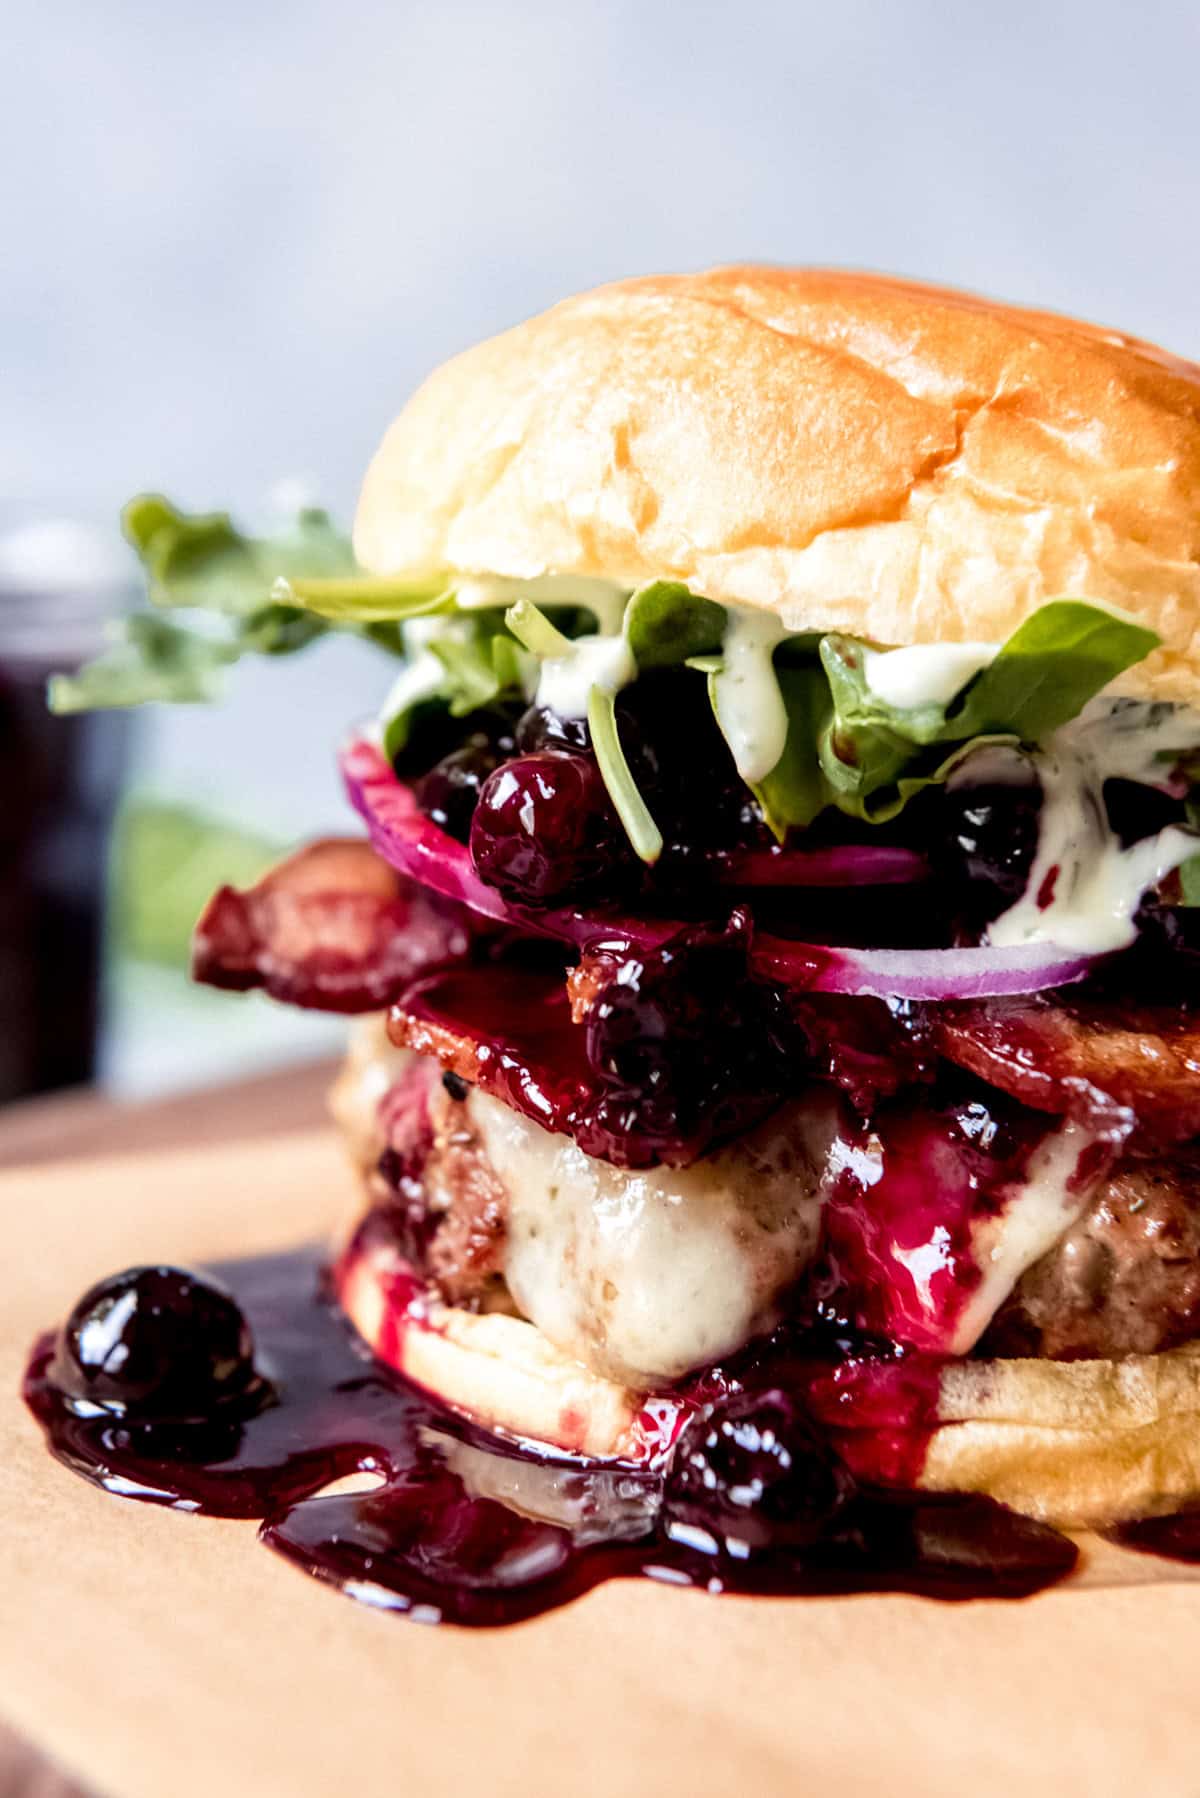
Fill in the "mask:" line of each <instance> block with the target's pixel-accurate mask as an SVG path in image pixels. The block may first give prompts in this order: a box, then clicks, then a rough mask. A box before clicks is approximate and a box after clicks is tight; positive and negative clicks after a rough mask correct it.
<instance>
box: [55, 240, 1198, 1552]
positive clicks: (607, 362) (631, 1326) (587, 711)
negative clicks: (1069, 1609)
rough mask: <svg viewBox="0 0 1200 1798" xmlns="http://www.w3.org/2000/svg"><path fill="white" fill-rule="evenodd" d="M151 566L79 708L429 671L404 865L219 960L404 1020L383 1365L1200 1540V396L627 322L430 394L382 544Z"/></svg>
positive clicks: (939, 344)
mask: <svg viewBox="0 0 1200 1798" xmlns="http://www.w3.org/2000/svg"><path fill="white" fill-rule="evenodd" d="M126 525H127V530H128V533H129V535H130V537H131V539H132V540H133V541H134V543H135V544H136V546H137V547H138V549H139V551H140V553H141V555H142V557H143V560H144V563H145V566H146V569H147V573H148V577H149V588H150V598H151V600H152V601H154V602H155V604H154V605H153V606H152V607H151V608H150V609H148V610H146V611H144V612H142V613H139V614H137V615H135V616H134V617H133V618H131V619H130V620H129V621H128V623H127V626H126V630H125V635H124V637H123V639H122V641H121V642H120V643H118V644H116V645H114V647H113V648H112V649H111V650H110V651H109V652H108V653H107V654H106V656H105V657H104V658H102V659H101V661H100V662H98V663H96V664H94V665H93V666H92V667H91V668H88V669H85V670H83V671H82V672H81V673H79V674H78V675H75V676H71V677H64V678H60V679H59V680H58V681H57V682H56V683H55V685H54V688H53V691H52V699H53V703H55V704H56V705H57V706H58V707H59V708H60V709H72V708H80V707H85V706H92V705H106V704H128V703H137V702H140V701H142V700H146V699H169V700H173V699H184V700H196V699H205V698H210V697H213V696H214V695H215V693H216V691H217V690H218V688H219V685H220V682H221V681H222V679H223V678H224V674H225V671H226V669H227V668H228V666H229V665H230V664H231V663H233V662H234V661H236V660H237V659H238V658H240V657H241V656H243V655H246V654H250V653H266V654H283V653H291V652H294V651H296V650H300V649H306V648H307V647H308V646H309V645H310V644H311V643H313V642H314V641H315V640H316V639H318V638H320V637H321V636H323V635H324V634H326V633H328V632H330V631H334V630H341V631H350V632H352V633H354V634H357V635H359V636H363V637H366V638H368V639H369V640H371V641H372V642H374V643H375V644H376V645H377V646H378V648H379V650H380V652H381V656H390V657H391V658H393V660H394V663H395V667H394V673H393V674H392V675H391V676H389V678H388V680H387V681H384V680H381V683H380V685H381V691H382V689H383V688H384V687H385V686H386V688H387V691H386V695H385V696H384V698H383V701H382V704H381V705H380V706H379V708H378V710H377V712H376V713H375V714H374V716H372V717H371V718H369V719H368V720H367V721H366V722H364V723H361V724H358V725H356V726H355V727H354V728H353V729H352V730H351V731H350V732H349V734H348V736H347V738H346V740H345V742H344V744H343V746H342V749H341V752H340V753H341V767H342V772H343V776H344V779H345V783H346V788H347V792H348V795H349V798H350V801H351V803H352V805H353V807H354V808H355V810H356V811H357V813H358V814H359V817H360V819H361V822H362V825H363V827H364V829H363V830H362V831H361V832H360V833H359V834H358V835H357V836H353V837H349V836H348V837H347V838H345V839H337V840H325V841H322V842H319V843H317V844H314V845H311V846H309V847H308V848H306V849H302V850H301V851H299V852H298V854H296V855H295V856H293V857H292V858H290V859H289V860H288V861H286V862H284V863H282V864H281V865H280V866H279V867H277V868H275V869H273V870H272V871H271V872H270V873H269V874H268V875H267V876H266V877H265V878H264V879H263V880H262V881H261V882H260V883H259V884H258V885H256V886H254V887H252V888H249V889H246V890H235V889H233V888H224V889H222V890H221V891H220V892H219V893H218V894H217V895H216V896H215V897H214V899H213V900H212V902H211V904H210V905H209V907H208V909H207V911H206V912H205V914H204V916H203V918H202V919H201V921H200V923H199V925H198V928H197V932H196V937H195V973H196V976H197V978H198V979H200V980H202V981H207V982H209V983H211V984H214V985H217V986H223V987H227V988H233V989H238V990H246V989H250V988H259V989H262V990H263V991H265V992H266V993H268V994H269V995H271V997H273V998H274V999H276V1000H278V1001H281V1002H283V1003H285V1004H293V1005H299V1006H308V1007H318V1008H324V1009H327V1010H332V1011H337V1012H343V1013H347V1014H357V1017H356V1022H355V1023H354V1026H353V1036H352V1045H351V1048H350V1053H349V1057H348V1060H347V1062H346V1065H345V1068H344V1071H343V1072H342V1074H341V1075H340V1077H339V1079H338V1082H337V1086H336V1089H335V1092H334V1096H333V1108H334V1113H335V1116H336V1118H337V1121H338V1124H339V1125H340V1127H341V1129H342V1131H343V1132H344V1135H345V1138H346V1143H347V1147H348V1150H349V1153H350V1154H351V1156H352V1157H353V1160H354V1162H355V1165H356V1167H357V1168H358V1170H359V1171H360V1174H361V1193H362V1204H361V1210H360V1211H359V1212H358V1213H357V1214H356V1215H355V1217H353V1218H352V1219H350V1220H348V1223H347V1226H346V1228H345V1231H344V1233H343V1234H342V1236H341V1238H340V1240H339V1243H338V1245H337V1251H336V1256H335V1260H334V1265H333V1272H332V1280H333V1288H334V1291H335V1293H336V1297H337V1300H338V1302H339V1304H340V1305H341V1307H342V1308H343V1310H344V1312H345V1314H346V1316H347V1317H348V1318H349V1319H350V1321H351V1322H352V1324H353V1326H354V1327H355V1329H356V1330H357V1331H358V1332H359V1333H360V1335H361V1336H362V1338H363V1339H364V1340H365V1342H366V1343H367V1344H369V1345H370V1348H371V1349H372V1351H373V1352H374V1354H375V1355H376V1356H377V1357H379V1358H380V1359H381V1360H383V1361H385V1362H387V1363H389V1364H390V1365H391V1366H393V1367H394V1368H395V1369H396V1370H397V1371H398V1372H399V1373H401V1374H402V1375H403V1376H405V1378H406V1379H408V1380H410V1381H412V1382H414V1383H415V1384H416V1385H417V1386H419V1387H422V1388H424V1389H425V1390H427V1391H429V1392H431V1393H433V1394H435V1395H437V1397H438V1398H439V1399H440V1400H441V1401H443V1402H444V1403H445V1404H446V1405H447V1406H448V1407H450V1408H451V1410H452V1411H454V1412H456V1413H459V1414H461V1415H462V1416H463V1417H465V1418H467V1419H469V1420H472V1421H473V1422H474V1423H475V1424H478V1425H481V1426H483V1427H484V1428H485V1429H486V1430H488V1431H491V1432H494V1433H496V1434H497V1435H499V1436H501V1437H505V1438H509V1439H513V1440H519V1441H522V1442H525V1443H532V1444H534V1445H537V1446H539V1447H540V1448H543V1449H545V1450H548V1451H555V1452H558V1453H562V1454H567V1455H576V1456H583V1457H586V1458H588V1459H589V1460H599V1461H607V1460H613V1461H615V1462H618V1463H621V1464H627V1463H635V1464H641V1463H652V1462H660V1463H661V1462H667V1463H670V1462H671V1460H672V1458H674V1463H675V1465H676V1467H677V1470H678V1476H679V1479H680V1481H681V1482H682V1485H683V1487H684V1488H686V1489H688V1490H695V1491H702V1490H707V1491H708V1492H709V1493H710V1495H711V1491H712V1488H713V1483H714V1477H715V1476H713V1475H712V1469H713V1466H714V1465H715V1464H716V1463H715V1460H714V1455H713V1452H712V1451H711V1444H712V1442H713V1440H714V1432H715V1433H716V1434H717V1435H719V1433H720V1430H721V1428H723V1427H725V1426H724V1425H723V1424H722V1418H723V1416H725V1415H726V1414H728V1415H729V1416H732V1417H733V1418H734V1422H733V1424H731V1425H729V1428H730V1429H731V1430H732V1431H733V1435H734V1437H736V1440H737V1442H738V1443H739V1444H740V1445H741V1447H742V1448H744V1446H745V1442H746V1441H747V1440H749V1438H748V1437H747V1434H746V1432H747V1431H750V1433H751V1435H753V1432H754V1431H755V1430H757V1431H758V1435H757V1437H755V1438H754V1439H755V1440H757V1441H765V1440H768V1439H769V1440H770V1441H772V1442H776V1443H777V1441H778V1439H780V1438H781V1437H785V1436H786V1433H787V1428H788V1423H787V1419H788V1417H790V1416H791V1415H792V1414H793V1412H794V1411H795V1410H796V1409H797V1408H798V1409H800V1410H802V1412H803V1416H804V1419H805V1423H804V1429H805V1430H806V1431H807V1430H810V1429H812V1428H816V1429H819V1430H820V1432H821V1433H822V1437H823V1440H827V1441H829V1442H831V1443H832V1444H833V1445H834V1447H835V1449H836V1453H837V1456H838V1460H839V1465H840V1466H842V1467H844V1468H845V1469H848V1471H849V1475H850V1476H853V1477H854V1478H856V1479H858V1480H860V1481H863V1482H867V1483H869V1484H870V1485H871V1486H872V1487H873V1488H879V1487H882V1488H884V1489H888V1488H896V1489H899V1490H904V1491H913V1490H916V1491H927V1492H934V1493H940V1492H947V1493H949V1492H955V1493H973V1494H982V1495H986V1496H987V1497H989V1498H991V1499H994V1500H998V1501H1000V1502H1001V1503H1002V1504H1004V1505H1006V1506H1008V1507H1011V1508H1012V1509H1013V1510H1014V1511H1016V1512H1019V1513H1023V1514H1025V1515H1027V1516H1028V1517H1031V1518H1034V1519H1037V1520H1040V1521H1042V1522H1046V1523H1050V1524H1053V1525H1056V1526H1059V1527H1064V1528H1076V1527H1093V1528H1103V1527H1108V1526H1112V1525H1116V1524H1119V1523H1126V1522H1129V1521H1130V1520H1137V1519H1145V1518H1149V1517H1156V1516H1162V1515H1166V1514H1171V1513H1176V1512H1179V1511H1181V1510H1184V1509H1186V1508H1187V1507H1188V1506H1189V1505H1191V1504H1194V1503H1195V1502H1196V1501H1197V1500H1198V1499H1200V1429H1198V1428H1197V1424H1198V1421H1200V1420H1198V1415H1197V1414H1198V1413H1200V1188H1198V1187H1197V1172H1198V1171H1200V1015H1198V1014H1197V1012H1196V1010H1195V1008H1194V995H1195V991H1196V986H1195V982H1196V976H1197V967H1198V965H1200V964H1198V962H1197V953H1198V950H1200V912H1198V911H1197V910H1196V909H1195V908H1196V906H1197V904H1200V837H1198V835H1197V831H1196V823H1197V816H1198V814H1197V810H1196V806H1197V797H1196V795H1197V788H1196V785H1195V782H1196V781H1197V780H1200V713H1198V712H1196V711H1194V710H1192V709H1191V707H1192V701H1193V691H1194V686H1195V682H1196V677H1197V672H1198V670H1200V638H1198V635H1197V620H1198V619H1200V368H1198V367H1196V366H1193V365H1191V364H1189V363H1186V362H1184V361H1182V360H1180V359H1178V358H1176V357H1173V356H1171V355H1169V354H1167V353H1166V352H1164V351H1161V350H1159V349H1156V348H1153V347H1152V346H1150V345H1148V344H1145V343H1142V342H1140V341H1137V340H1135V339H1132V338H1130V337H1127V336H1124V335H1122V334H1120V333H1118V332H1115V331H1111V330H1106V329H1100V328H1097V327H1094V326H1091V325H1086V324H1081V323H1078V322H1075V321H1073V320H1069V319H1065V318H1061V317H1057V316H1053V315H1050V314H1046V313H1042V312H1036V311H1031V310H1026V309H1022V308H1017V307H1012V306H1007V305H1001V304H997V303H993V302H990V301H987V300H983V299H979V298H974V297H971V296H968V295H964V294H961V293H957V292H949V291H946V290H942V289H938V288H933V287H926V286H919V285H916V284H913V283H909V282H904V281H899V280H891V279H886V278H883V277H879V276H872V275H861V274H846V273H839V272H827V271H812V270H793V269H776V268H765V267H736V268H725V269H717V270H714V271H711V272H709V273H705V274H699V275H683V276H670V277H662V278H654V279H639V280H631V281H625V282H621V283H617V284H615V285H612V286H608V287H604V288H601V289H599V290H598V291H596V292H593V293H589V294H585V295H583V296H581V297H578V298H575V299H572V300H568V301H566V302H564V303H563V304H561V305H558V306H556V307H554V308H553V309H552V310H550V311H549V312H547V313H545V314H543V315H542V316H540V317H538V318H534V319H532V320H531V321H529V322H528V323H526V324H523V325H521V326H519V327H517V328H516V329H515V330H511V331H508V332H506V333H504V334H503V335H501V336H499V337H497V338H495V339H493V340H491V341H490V342H486V343H484V344H481V345H479V346H478V347H477V348H474V349H472V350H469V351H468V352H466V353H465V354H464V355H461V356H459V357H457V358H456V359H454V360H453V361H451V362H450V363H448V364H447V365H446V366H445V367H443V368H441V369H439V370H438V371H437V372H436V373H434V374H433V375H432V376H431V377H430V379H429V380H428V381H427V382H426V384H425V385H424V386H423V387H422V388H421V389H420V391H419V392H418V393H417V394H416V396H415V397H414V398H413V399H411V400H410V402H409V403H408V404H407V406H406V407H405V408H404V410H403V411H402V412H401V413H400V415H399V417H398V418H397V420H396V422H395V423H394V424H393V425H392V427H391V429H390V430H389V431H388V432H387V434H386V436H385V438H384V440H383V442H382V444H381V446H380V448H379V450H378V452H377V453H376V455H375V458H374V460H373V461H372V463H371V465H370V467H369V469H368V471H367V475H366V479H365V482H364V485H363V489H362V495H361V498H360V501H359V506H358V512H357V517H356V520H355V525H354V532H353V541H352V545H351V544H348V543H347V542H346V541H345V540H343V539H342V538H341V537H339V536H338V534H337V533H336V531H335V530H334V529H333V527H332V526H331V524H330V522H329V520H328V519H327V518H326V517H325V516H324V514H321V513H316V512H308V513H305V514H303V515H302V516H301V518H300V519H299V520H298V521H297V523H296V525H295V528H294V529H293V530H291V531H290V532H289V533H288V534H287V535H286V536H285V537H282V538H276V539H262V538H259V539H255V538H251V537H247V536H245V535H244V534H242V533H241V532H239V531H238V530H237V529H236V528H235V527H234V525H233V524H232V523H231V521H230V520H229V519H228V518H227V517H226V516H225V515H223V514H219V515H211V516H204V517H196V516H191V517H189V516H186V515H184V514H182V513H180V512H178V511H177V510H176V509H175V508H174V507H172V506H171V505H170V504H169V503H168V502H166V501H165V500H162V499H161V498H158V497H157V496H148V497H143V498H142V499H140V500H138V501H135V502H134V503H133V504H132V506H131V507H130V508H129V510H128V512H127V515H126ZM201 612H203V613H204V614H205V615H206V617H207V619H208V622H205V619H201V618H198V614H199V613H201ZM731 1394H732V1397H731V1396H730V1395H731ZM722 1407H724V1408H725V1409H724V1411H723V1409H722ZM789 1407H790V1409H789ZM781 1419H782V1421H781ZM739 1431H740V1432H741V1433H740V1434H738V1432H739ZM698 1432H699V1433H698ZM705 1432H707V1435H705ZM804 1439H805V1440H807V1437H805V1438H804ZM705 1442H708V1443H709V1445H710V1448H709V1450H705V1448H704V1443H705ZM797 1452H799V1451H797ZM706 1454H707V1459H706V1458H705V1457H706ZM755 1480H757V1484H756V1483H755ZM689 1482H690V1486H689ZM738 1491H739V1494H740V1496H736V1497H735V1498H734V1500H732V1501H731V1502H733V1503H734V1504H735V1506H736V1508H737V1509H738V1511H739V1516H740V1524H739V1528H740V1529H741V1532H742V1536H743V1538H744V1539H745V1540H747V1541H750V1542H754V1541H756V1540H758V1539H759V1535H761V1534H762V1532H763V1531H764V1530H765V1529H766V1525H765V1523H764V1522H763V1518H764V1516H766V1514H767V1513H768V1512H769V1511H770V1508H771V1502H772V1501H771V1500H770V1491H769V1488H768V1487H765V1486H764V1483H763V1481H762V1480H758V1478H757V1475H756V1476H755V1479H751V1480H749V1481H744V1482H743V1483H742V1485H741V1487H739V1489H738ZM726 1496H728V1495H726ZM776 1509H778V1507H776ZM779 1521H780V1519H779V1516H778V1515H775V1517H774V1524H775V1526H778V1524H779ZM784 1523H785V1524H786V1518H784ZM756 1532H758V1534H756ZM767 1533H768V1534H769V1531H768V1532H767Z"/></svg>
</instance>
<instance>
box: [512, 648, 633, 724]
mask: <svg viewBox="0 0 1200 1798" xmlns="http://www.w3.org/2000/svg"><path fill="white" fill-rule="evenodd" d="M636 674H637V664H636V663H635V662H634V659H633V654H632V651H631V650H630V648H629V645H628V643H627V642H626V641H625V638H624V635H623V634H618V635H616V636H607V635H605V636H591V637H577V638H576V639H575V641H574V642H573V643H572V645H571V649H570V653H569V654H567V655H564V656H548V657H547V658H546V660H545V661H544V662H543V663H542V664H541V672H540V674H539V676H538V686H537V703H538V704H539V705H541V706H546V707H547V708H548V709H549V710H550V711H552V712H557V713H558V715H559V717H560V718H586V717H587V709H588V695H589V693H590V692H591V691H592V688H593V687H599V688H600V689H601V690H602V691H603V692H605V693H619V692H620V690H621V688H622V687H627V686H628V685H629V683H630V681H631V680H633V679H634V677H635V676H636Z"/></svg>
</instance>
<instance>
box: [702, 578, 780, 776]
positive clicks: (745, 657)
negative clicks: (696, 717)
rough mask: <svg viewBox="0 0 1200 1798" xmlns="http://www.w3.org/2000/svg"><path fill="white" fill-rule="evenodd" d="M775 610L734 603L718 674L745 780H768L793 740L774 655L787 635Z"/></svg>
mask: <svg viewBox="0 0 1200 1798" xmlns="http://www.w3.org/2000/svg"><path fill="white" fill-rule="evenodd" d="M786 634H787V633H786V630H785V627H784V626H783V624H782V623H781V622H780V620H779V619H778V618H776V616H775V615H774V613H773V612H758V611H752V610H751V609H750V608H748V607H745V606H730V607H729V609H728V612H727V614H726V621H725V635H724V637H723V638H722V640H721V661H722V666H721V670H720V672H719V673H718V674H717V675H716V677H715V681H714V686H715V692H716V706H717V716H718V717H719V718H720V720H721V729H722V731H723V733H724V736H725V741H726V742H727V743H728V744H729V748H730V750H731V752H732V754H733V760H734V764H735V766H736V767H737V771H738V773H739V774H740V775H741V777H742V779H743V780H746V781H751V782H753V781H759V780H764V779H765V778H766V776H767V775H768V774H769V773H770V772H771V770H772V768H774V766H775V764H776V763H777V762H778V760H779V758H780V756H781V755H782V754H783V749H784V744H785V743H786V742H787V728H788V718H787V707H786V706H785V705H784V703H783V694H782V693H781V692H780V690H779V681H778V679H777V677H776V674H775V664H774V661H773V659H772V658H773V657H774V654H775V646H776V644H777V643H779V642H780V640H781V639H782V638H783V637H784V636H785V635H786Z"/></svg>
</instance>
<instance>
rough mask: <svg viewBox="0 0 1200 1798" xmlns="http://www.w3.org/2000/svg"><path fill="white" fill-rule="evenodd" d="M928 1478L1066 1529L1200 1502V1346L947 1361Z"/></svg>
mask: <svg viewBox="0 0 1200 1798" xmlns="http://www.w3.org/2000/svg"><path fill="white" fill-rule="evenodd" d="M938 1417H939V1427H937V1428H935V1430H934V1431H933V1434H932V1436H931V1437H930V1440H929V1444H928V1446H927V1448H926V1451H925V1460H924V1465H923V1467H922V1470H921V1476H920V1477H921V1484H922V1486H925V1487H927V1488H929V1489H930V1490H931V1491H938V1492H985V1493H987V1494H988V1495H989V1496H990V1497H992V1498H997V1499H999V1500H1000V1501H1001V1502H1002V1503H1003V1504H1006V1505H1010V1506H1011V1507H1012V1509H1013V1510H1014V1511H1023V1512H1025V1514H1026V1515H1027V1516H1030V1517H1037V1518H1040V1519H1041V1520H1042V1521H1044V1522H1046V1523H1053V1524H1057V1525H1059V1526H1060V1527H1061V1528H1072V1527H1077V1528H1091V1529H1099V1528H1103V1527H1104V1526H1106V1525H1109V1524H1114V1523H1121V1522H1125V1521H1127V1520H1128V1519H1130V1518H1134V1517H1150V1516H1161V1515H1163V1514H1165V1513H1168V1512H1171V1511H1178V1510H1182V1509H1183V1508H1185V1507H1186V1506H1188V1505H1190V1504H1195V1503H1196V1501H1197V1499H1200V1344H1197V1343H1194V1342H1189V1343H1186V1344H1184V1346H1183V1347H1182V1348H1176V1349H1168V1350H1166V1351H1165V1352H1164V1353H1162V1354H1158V1355H1130V1356H1127V1357H1125V1358H1124V1359H1122V1360H1120V1361H960V1362H955V1363H953V1364H952V1365H951V1366H949V1367H947V1368H945V1369H944V1370H943V1372H942V1376H941V1386H940V1391H939V1394H938Z"/></svg>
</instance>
